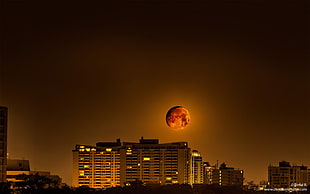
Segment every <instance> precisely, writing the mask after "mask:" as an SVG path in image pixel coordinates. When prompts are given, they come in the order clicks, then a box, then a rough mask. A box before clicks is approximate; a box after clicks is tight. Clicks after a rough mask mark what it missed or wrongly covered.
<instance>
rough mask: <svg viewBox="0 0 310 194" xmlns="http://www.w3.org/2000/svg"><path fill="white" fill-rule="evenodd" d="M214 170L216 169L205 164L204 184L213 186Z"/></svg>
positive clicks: (207, 163)
mask: <svg viewBox="0 0 310 194" xmlns="http://www.w3.org/2000/svg"><path fill="white" fill-rule="evenodd" d="M213 169H216V168H215V166H210V164H209V162H203V184H212V176H213Z"/></svg>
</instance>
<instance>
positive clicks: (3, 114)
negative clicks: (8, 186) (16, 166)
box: [0, 106, 8, 182]
mask: <svg viewBox="0 0 310 194" xmlns="http://www.w3.org/2000/svg"><path fill="white" fill-rule="evenodd" d="M7 125H8V108H7V107H3V106H0V182H5V181H6V164H7Z"/></svg>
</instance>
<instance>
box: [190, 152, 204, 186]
mask: <svg viewBox="0 0 310 194" xmlns="http://www.w3.org/2000/svg"><path fill="white" fill-rule="evenodd" d="M191 164H192V168H191V170H192V183H193V184H202V183H203V175H204V174H203V172H204V171H203V168H204V166H203V162H202V156H201V154H200V152H198V151H197V150H193V152H192V162H191Z"/></svg>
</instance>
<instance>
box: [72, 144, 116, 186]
mask: <svg viewBox="0 0 310 194" xmlns="http://www.w3.org/2000/svg"><path fill="white" fill-rule="evenodd" d="M120 147H121V142H120V140H119V139H118V140H117V141H116V142H99V143H97V144H96V146H87V145H76V146H75V150H73V175H72V186H73V187H79V186H84V185H85V186H89V187H92V188H109V187H114V186H120Z"/></svg>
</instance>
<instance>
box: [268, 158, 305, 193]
mask: <svg viewBox="0 0 310 194" xmlns="http://www.w3.org/2000/svg"><path fill="white" fill-rule="evenodd" d="M309 179H310V171H309V169H308V167H307V166H303V165H302V166H291V165H290V163H289V162H286V161H282V162H279V166H271V165H270V166H269V167H268V182H269V184H270V188H296V187H297V188H304V187H306V186H307V185H309V184H310V180H309Z"/></svg>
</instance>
